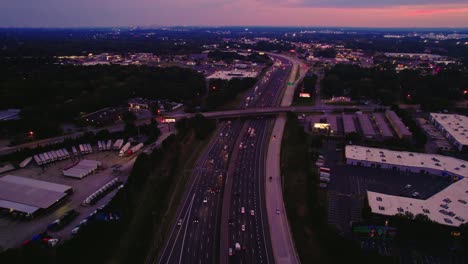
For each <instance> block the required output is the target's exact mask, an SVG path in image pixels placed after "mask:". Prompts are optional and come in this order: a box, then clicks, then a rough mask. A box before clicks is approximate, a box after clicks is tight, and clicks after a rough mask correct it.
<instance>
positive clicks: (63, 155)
mask: <svg viewBox="0 0 468 264" xmlns="http://www.w3.org/2000/svg"><path fill="white" fill-rule="evenodd" d="M57 151H58V153H59V154H60V159H61V160H63V159H66V158H67V155H65V152H64V151H63V149H59V150H57Z"/></svg>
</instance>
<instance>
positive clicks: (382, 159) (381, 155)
mask: <svg viewBox="0 0 468 264" xmlns="http://www.w3.org/2000/svg"><path fill="white" fill-rule="evenodd" d="M345 155H346V158H347V159H355V160H362V161H370V162H376V163H382V164H390V165H396V166H406V167H415V168H422V169H424V168H430V169H433V170H438V171H447V172H450V173H452V174H455V175H460V176H463V177H467V176H468V161H465V160H461V159H456V158H452V157H448V156H442V155H436V154H426V153H417V152H407V151H393V150H388V149H380V148H371V147H363V146H356V145H347V146H346V147H345Z"/></svg>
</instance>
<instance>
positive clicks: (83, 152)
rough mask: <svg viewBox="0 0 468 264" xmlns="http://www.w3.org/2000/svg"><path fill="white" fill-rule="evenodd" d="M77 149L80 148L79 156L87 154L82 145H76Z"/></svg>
mask: <svg viewBox="0 0 468 264" xmlns="http://www.w3.org/2000/svg"><path fill="white" fill-rule="evenodd" d="M78 147H79V148H80V152H81V154H86V153H87V151H86V149H85V148H84V146H83V144H80V145H78Z"/></svg>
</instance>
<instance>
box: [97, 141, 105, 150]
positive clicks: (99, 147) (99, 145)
mask: <svg viewBox="0 0 468 264" xmlns="http://www.w3.org/2000/svg"><path fill="white" fill-rule="evenodd" d="M97 144H98V149H99V151H103V150H104V149H103V148H102V142H101V140H98V142H97Z"/></svg>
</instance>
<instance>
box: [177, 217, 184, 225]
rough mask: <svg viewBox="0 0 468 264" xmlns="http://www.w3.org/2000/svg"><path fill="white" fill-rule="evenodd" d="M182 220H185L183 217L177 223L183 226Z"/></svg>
mask: <svg viewBox="0 0 468 264" xmlns="http://www.w3.org/2000/svg"><path fill="white" fill-rule="evenodd" d="M182 222H183V220H182V218H181V219H179V221H178V222H177V225H178V226H181V225H182Z"/></svg>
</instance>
